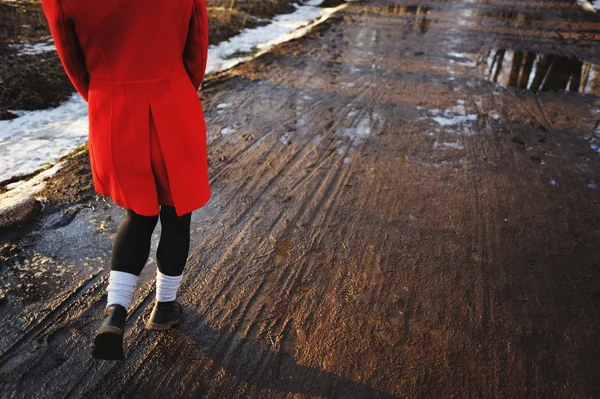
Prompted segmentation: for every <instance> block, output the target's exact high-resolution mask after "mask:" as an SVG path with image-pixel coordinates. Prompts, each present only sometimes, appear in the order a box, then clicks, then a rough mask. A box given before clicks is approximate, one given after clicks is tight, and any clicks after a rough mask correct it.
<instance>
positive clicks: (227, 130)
mask: <svg viewBox="0 0 600 399" xmlns="http://www.w3.org/2000/svg"><path fill="white" fill-rule="evenodd" d="M233 132H235V129H234V128H232V127H229V126H226V127H224V128H223V129H221V134H222V135H223V136H225V135H228V134H230V133H233Z"/></svg>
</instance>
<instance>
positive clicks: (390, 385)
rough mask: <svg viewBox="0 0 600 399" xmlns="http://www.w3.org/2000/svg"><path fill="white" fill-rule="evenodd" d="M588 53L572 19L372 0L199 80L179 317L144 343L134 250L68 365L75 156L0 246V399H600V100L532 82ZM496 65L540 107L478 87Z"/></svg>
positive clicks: (104, 236)
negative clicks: (123, 306) (204, 130)
mask: <svg viewBox="0 0 600 399" xmlns="http://www.w3.org/2000/svg"><path fill="white" fill-rule="evenodd" d="M599 42H600V16H598V15H594V14H591V13H587V12H585V11H583V10H582V9H580V8H579V7H577V6H575V5H574V4H572V3H571V2H562V1H550V0H545V1H543V0H540V1H536V2H523V1H517V0H505V1H501V2H495V4H494V5H491V4H488V2H486V1H482V2H470V3H462V2H450V1H426V2H425V1H423V2H420V5H419V6H410V7H409V6H403V5H401V4H399V3H395V2H391V1H384V0H377V1H373V2H369V3H365V4H360V3H352V4H351V5H349V6H348V7H347V8H346V9H345V10H344V11H342V12H340V13H339V14H338V15H337V16H336V17H335V18H332V19H331V20H329V21H328V22H326V23H324V24H322V25H320V26H318V27H317V28H316V29H313V31H312V32H311V33H309V34H308V35H307V36H305V37H304V38H301V39H299V40H295V41H293V42H290V43H286V44H284V45H281V46H278V47H277V48H275V49H274V50H273V51H272V52H271V53H269V54H266V55H264V56H262V57H260V58H258V59H256V60H254V61H252V62H249V63H247V64H244V65H240V66H238V67H236V68H234V69H233V70H231V71H229V72H227V73H224V74H221V75H220V76H215V77H213V78H212V79H210V80H209V81H208V82H207V84H206V86H205V88H204V89H203V90H202V93H201V98H202V100H203V103H204V106H205V115H206V118H207V124H208V126H209V134H208V141H209V149H210V154H209V159H210V178H211V187H212V193H213V194H212V198H211V200H210V201H209V203H208V204H207V205H206V206H205V207H203V208H202V209H200V210H198V211H196V212H195V213H194V217H193V222H192V250H191V254H190V258H189V261H188V265H187V268H186V275H185V278H184V281H183V283H182V287H181V289H180V300H181V302H182V303H183V305H184V307H185V319H184V321H183V323H182V324H181V325H180V326H179V327H178V328H177V329H173V330H171V331H168V332H163V333H155V332H149V331H147V330H145V329H144V320H145V318H146V317H147V316H148V315H149V313H150V310H151V307H150V305H151V301H152V299H153V296H154V287H153V284H154V279H153V273H154V270H155V262H154V260H153V259H151V260H150V264H149V266H148V267H147V268H146V269H145V270H144V272H143V275H142V285H141V287H140V289H139V290H138V292H137V293H136V296H135V298H134V303H133V304H132V307H131V311H130V315H129V319H128V330H127V333H126V335H125V339H126V356H127V359H126V360H124V361H122V362H103V361H98V360H95V359H94V358H92V357H91V354H90V343H91V340H92V338H93V334H94V333H95V330H96V328H97V327H98V325H99V322H100V318H101V313H102V311H103V309H104V303H105V301H106V282H107V268H108V266H107V265H108V264H109V261H110V249H111V245H112V240H113V239H114V235H115V233H116V230H117V228H118V226H119V223H120V221H121V220H122V217H123V210H122V209H120V208H118V207H115V206H114V205H113V204H112V203H111V202H110V201H109V200H107V199H104V198H99V197H88V196H86V195H87V194H85V193H89V191H86V190H88V189H89V180H90V176H89V171H87V170H86V169H85V168H86V166H85V165H86V163H85V152H82V153H81V154H80V155H79V156H77V157H76V162H75V163H74V164H73V165H74V166H73V167H72V168H73V169H71V170H70V171H67V172H64V173H63V174H62V175H58V177H57V180H56V181H57V182H55V183H52V184H53V185H51V186H50V188H49V189H48V190H47V191H46V193H45V195H46V196H48V198H49V200H48V201H49V202H48V203H49V204H50V205H49V206H47V208H46V209H45V210H44V213H43V215H42V217H41V218H40V220H38V222H36V223H35V224H34V225H32V226H29V227H27V228H26V229H24V230H22V231H20V232H17V233H13V234H12V235H10V236H8V237H5V241H6V243H5V244H4V246H2V247H0V250H1V251H2V254H3V255H4V256H7V258H6V260H5V262H4V264H3V265H1V267H2V274H0V287H2V288H1V290H2V292H3V299H0V317H2V318H3V320H4V323H3V324H2V325H0V396H1V397H11V398H13V397H27V398H29V397H44V398H48V397H64V396H69V397H103V398H105V397H147V398H148V397H210V398H213V397H222V398H237V397H245V398H246V397H247V398H292V397H293V398H313V397H327V398H386V397H410V398H413V397H414V398H420V397H428V398H429V397H435V398H438V397H467V398H471V397H472V398H492V397H511V398H512V397H561V398H594V397H600V383H599V380H598V375H600V346H599V345H598V343H599V342H600V333H599V332H600V269H599V265H600V245H599V244H600V214H599V212H598V205H599V204H600V197H599V193H600V190H599V189H598V184H597V183H598V176H600V157H599V155H598V152H597V151H596V150H595V149H594V148H595V147H594V146H596V144H597V143H598V140H599V139H600V131H599V130H598V126H599V125H600V123H599V120H600V114H599V113H598V106H599V105H600V103H599V101H600V99H599V97H598V95H597V94H594V93H593V92H590V93H587V94H585V93H584V94H581V93H578V92H577V90H578V89H574V90H575V91H572V92H571V91H564V90H562V89H561V90H558V91H556V88H557V87H559V86H560V82H561V81H562V82H563V83H564V84H565V85H566V83H565V82H564V76H565V75H564V74H562V73H561V74H558V75H556V74H555V73H554V72H552V70H553V69H552V68H554V70H557V69H558V68H559V67H560V65H563V66H564V65H566V64H564V63H565V60H566V59H568V60H571V61H573V60H575V61H573V62H574V63H575V64H576V65H579V66H580V68H579V69H577V68H575V69H573V70H570V71H571V72H569V73H570V74H571V75H569V74H567V75H566V76H570V78H569V79H571V80H570V81H574V80H573V79H575V78H573V76H580V77H581V76H584V75H585V74H584V72H585V71H587V70H590V68H591V69H593V68H595V67H596V66H597V65H598V63H599V61H600V60H599V59H598V53H597V52H596V50H595V49H597V48H598V44H599ZM509 51H511V53H510V54H512V55H511V57H510V58H505V59H504V62H505V63H506V64H507V65H508V68H509V72H510V75H511V76H512V75H513V72H515V71H516V72H515V74H516V78H517V79H516V80H515V79H512V78H510V77H509V78H508V79H509V81H510V82H513V83H515V82H517V81H519V82H520V81H522V80H523V79H524V78H527V77H528V76H526V74H525V70H526V69H527V67H525V68H524V69H520V68H519V67H520V66H521V64H519V62H520V61H521V60H522V59H523V60H525V59H529V55H531V54H535V55H539V63H536V64H535V65H536V71H537V72H535V73H534V72H532V71H531V70H530V71H529V72H530V73H533V75H532V77H533V79H532V80H533V81H534V82H535V81H536V76H537V75H539V73H540V71H543V70H544V65H543V64H544V63H545V62H548V60H550V62H551V65H553V67H552V68H550V69H549V70H548V72H547V74H546V75H545V76H546V78H545V79H544V82H542V83H541V84H540V87H539V90H537V89H536V90H534V91H530V90H527V89H526V88H516V87H502V86H500V85H496V84H494V83H493V82H490V81H489V80H488V78H487V77H486V76H487V74H488V72H490V71H488V70H487V69H486V68H487V67H486V63H485V61H486V57H487V56H488V55H489V54H498V52H500V53H501V54H503V55H505V54H508V53H509ZM482 57H483V58H482ZM561 57H565V58H561ZM574 57H575V58H574ZM495 59H496V62H498V59H497V58H495ZM578 59H581V60H584V61H585V62H586V63H582V62H581V63H580V62H579V61H577V60H578ZM476 61H477V62H478V64H477V63H476ZM536 62H537V61H536ZM589 63H591V64H589ZM569 65H570V64H569ZM590 65H591V66H590ZM565 68H566V66H565ZM569 68H571V67H569ZM573 71H575V72H573ZM577 71H578V72H577ZM555 72H556V71H555ZM492 75H495V73H492ZM496 77H497V78H498V82H500V81H501V80H502V79H501V78H502V76H500V74H498V76H496ZM569 79H567V81H569ZM524 81H525V83H527V82H526V81H527V79H524ZM515 84H516V83H515ZM515 84H512V85H515ZM512 85H511V86H512ZM523 87H529V86H523ZM565 87H566V86H565ZM569 87H572V85H571V86H569ZM590 87H592V89H590V90H593V85H591V86H590ZM224 128H227V129H225V130H223V129H224ZM77 173H80V174H81V175H80V176H78V177H77V176H76V174H77ZM86 174H87V177H86ZM85 179H87V181H86V180H85ZM86 184H87V185H88V186H87V187H88V189H86V188H85V187H86V186H85V185H86ZM77 193H79V194H77ZM76 195H81V197H80V199H79V200H78V201H76V202H70V200H69V198H70V197H71V196H76ZM52 201H54V203H52ZM63 201H66V202H63ZM157 234H158V232H157ZM156 240H157V236H155V237H154V240H153V251H154V250H155V249H156ZM6 254H8V255H6ZM153 254H154V252H153V253H152V255H153ZM152 258H153V256H152Z"/></svg>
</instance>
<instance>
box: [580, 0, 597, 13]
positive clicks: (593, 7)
mask: <svg viewBox="0 0 600 399" xmlns="http://www.w3.org/2000/svg"><path fill="white" fill-rule="evenodd" d="M577 4H579V5H580V6H581V7H583V8H584V9H585V10H586V11H592V12H596V11H598V10H600V1H599V0H593V1H592V0H577Z"/></svg>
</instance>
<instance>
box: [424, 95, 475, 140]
mask: <svg viewBox="0 0 600 399" xmlns="http://www.w3.org/2000/svg"><path fill="white" fill-rule="evenodd" d="M429 114H430V116H431V119H432V120H433V121H435V122H436V123H437V124H438V125H440V126H441V127H444V128H446V127H452V126H460V127H461V129H460V131H457V130H453V129H446V131H449V132H453V133H460V134H463V135H471V134H472V130H471V129H470V128H469V127H468V124H469V123H470V122H474V121H476V120H477V114H469V113H467V111H466V109H465V106H464V100H458V101H457V104H456V106H455V107H453V108H448V109H445V110H441V109H431V110H429Z"/></svg>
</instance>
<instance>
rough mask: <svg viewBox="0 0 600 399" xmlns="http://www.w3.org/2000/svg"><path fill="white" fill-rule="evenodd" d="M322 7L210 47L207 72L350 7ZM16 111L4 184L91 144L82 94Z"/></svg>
mask: <svg viewBox="0 0 600 399" xmlns="http://www.w3.org/2000/svg"><path fill="white" fill-rule="evenodd" d="M321 3H322V0H310V1H309V2H307V3H306V4H304V5H300V6H298V5H296V6H295V7H296V11H294V12H292V13H290V14H286V15H279V16H277V17H275V18H274V19H273V20H272V22H271V23H269V24H268V25H266V26H261V27H258V28H255V29H245V30H243V31H242V32H241V33H240V34H238V35H237V36H234V37H232V38H231V39H229V40H228V41H226V42H222V43H219V44H217V45H213V46H210V48H209V56H208V65H207V73H213V72H217V71H220V70H224V69H228V68H231V67H232V66H234V65H236V64H239V63H241V62H244V61H246V60H248V59H250V58H252V57H254V56H257V55H258V54H261V53H262V52H265V51H267V50H269V49H271V48H272V47H273V46H275V45H277V44H279V43H282V42H285V41H288V40H291V39H294V38H297V37H300V36H302V35H304V34H305V33H306V32H308V30H309V29H310V28H312V27H313V26H315V25H317V24H319V23H321V22H323V21H325V20H326V19H327V18H329V17H330V16H331V15H332V14H333V13H334V12H336V11H338V10H340V9H341V8H343V7H345V6H346V4H342V5H341V6H339V7H335V8H320V7H317V6H318V5H319V4H321ZM18 46H19V49H20V51H21V52H22V53H26V54H35V52H41V51H51V50H53V48H51V47H53V45H51V44H50V42H49V41H47V42H43V43H37V44H25V45H18ZM257 52H258V53H257ZM240 54H241V55H240ZM228 106H229V104H219V105H218V106H217V108H218V109H219V110H221V111H222V110H223V109H224V108H226V107H228ZM11 112H13V113H15V114H17V115H18V116H19V117H18V118H16V119H13V120H9V121H0V181H5V180H7V179H9V178H11V177H13V176H17V175H21V174H28V173H31V172H34V171H36V170H38V169H40V168H41V167H43V166H45V165H48V164H52V163H54V162H56V161H57V160H58V159H59V158H60V157H62V156H64V155H66V154H68V153H69V152H71V151H72V150H74V149H75V148H77V147H79V146H80V145H82V144H84V143H85V142H86V141H87V135H88V120H87V104H86V103H85V101H84V100H83V99H81V98H80V97H79V95H77V94H74V95H73V96H72V97H71V98H70V99H69V100H68V101H66V102H64V103H62V104H61V105H60V106H58V107H56V108H52V109H46V110H40V111H18V110H17V111H13V110H11Z"/></svg>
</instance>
